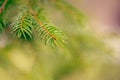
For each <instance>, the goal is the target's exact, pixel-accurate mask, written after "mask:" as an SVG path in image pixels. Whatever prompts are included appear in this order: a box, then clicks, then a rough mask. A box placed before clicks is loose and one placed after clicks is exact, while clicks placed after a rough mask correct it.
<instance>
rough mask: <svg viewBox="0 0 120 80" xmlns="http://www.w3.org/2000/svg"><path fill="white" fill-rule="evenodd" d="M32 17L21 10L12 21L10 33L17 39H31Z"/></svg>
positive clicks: (24, 10) (26, 11)
mask: <svg viewBox="0 0 120 80" xmlns="http://www.w3.org/2000/svg"><path fill="white" fill-rule="evenodd" d="M32 20H33V18H32V16H31V14H29V12H28V10H26V9H23V10H22V11H20V12H19V14H18V15H17V16H16V17H15V18H14V19H13V21H12V24H11V26H12V33H13V35H14V36H15V37H17V38H23V39H32V27H33V25H32Z"/></svg>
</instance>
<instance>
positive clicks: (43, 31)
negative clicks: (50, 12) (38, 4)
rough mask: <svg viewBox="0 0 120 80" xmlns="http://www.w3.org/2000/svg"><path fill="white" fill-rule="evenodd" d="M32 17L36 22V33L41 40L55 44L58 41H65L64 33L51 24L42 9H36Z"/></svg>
mask: <svg viewBox="0 0 120 80" xmlns="http://www.w3.org/2000/svg"><path fill="white" fill-rule="evenodd" d="M34 19H35V21H36V22H35V23H36V24H37V27H36V30H37V32H38V35H39V37H40V38H41V40H44V41H45V44H48V43H49V42H50V43H52V44H53V45H56V44H57V43H58V42H60V43H65V41H64V40H65V37H64V33H63V32H62V31H61V30H60V29H58V28H56V26H55V25H53V24H52V22H51V21H50V20H49V19H48V17H47V16H46V15H45V12H44V10H43V9H39V10H38V12H37V15H36V16H35V15H34Z"/></svg>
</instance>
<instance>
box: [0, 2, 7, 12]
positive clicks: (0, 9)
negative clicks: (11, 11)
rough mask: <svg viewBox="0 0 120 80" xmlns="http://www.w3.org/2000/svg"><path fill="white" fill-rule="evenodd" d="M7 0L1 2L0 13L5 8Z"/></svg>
mask: <svg viewBox="0 0 120 80" xmlns="http://www.w3.org/2000/svg"><path fill="white" fill-rule="evenodd" d="M7 1H8V0H5V1H4V3H3V5H2V6H1V8H0V14H1V13H2V12H3V10H4V8H5V6H6V4H7Z"/></svg>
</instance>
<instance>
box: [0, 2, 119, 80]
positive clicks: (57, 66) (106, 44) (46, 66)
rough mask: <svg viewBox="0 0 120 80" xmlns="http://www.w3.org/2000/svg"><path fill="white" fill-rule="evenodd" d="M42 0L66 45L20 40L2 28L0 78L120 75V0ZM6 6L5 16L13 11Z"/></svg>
mask: <svg viewBox="0 0 120 80" xmlns="http://www.w3.org/2000/svg"><path fill="white" fill-rule="evenodd" d="M2 1H3V0H2ZM11 1H13V2H14V1H16V2H17V0H11ZM22 1H24V2H26V0H22ZM34 1H37V0H33V2H34ZM42 1H45V2H46V4H45V9H46V11H47V13H48V16H49V18H50V19H51V20H52V22H53V23H54V24H55V25H57V26H59V28H60V29H62V30H63V32H64V33H65V34H66V35H67V38H68V39H67V42H68V44H67V45H66V46H65V47H54V48H52V47H50V46H47V45H44V43H43V42H41V41H40V40H35V41H34V42H27V41H18V40H14V39H11V35H9V30H6V31H5V32H4V33H2V34H1V35H0V80H120V76H119V74H120V54H119V53H120V49H119V48H120V33H119V30H120V29H119V27H120V9H119V8H120V1H119V0H66V2H67V3H65V4H60V3H57V2H56V3H54V2H53V3H50V2H47V1H49V0H42ZM51 1H54V0H51ZM1 3H2V2H1ZM1 3H0V4H1ZM52 4H55V5H54V6H53V5H52ZM69 4H70V5H69ZM61 5H63V6H62V8H61ZM72 6H74V8H73V7H72ZM69 8H70V9H69ZM9 9H11V10H12V11H13V12H12V13H9V12H8V13H9V14H11V15H8V14H6V15H5V18H6V17H9V18H11V17H12V16H14V14H16V10H17V7H16V5H15V7H13V6H12V5H10V6H9ZM78 12H79V13H78ZM83 15H84V16H83ZM6 21H9V20H6Z"/></svg>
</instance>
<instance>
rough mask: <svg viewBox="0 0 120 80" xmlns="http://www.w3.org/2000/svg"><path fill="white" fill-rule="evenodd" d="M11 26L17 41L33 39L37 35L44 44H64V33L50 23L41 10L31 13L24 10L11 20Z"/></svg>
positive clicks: (31, 11)
mask: <svg viewBox="0 0 120 80" xmlns="http://www.w3.org/2000/svg"><path fill="white" fill-rule="evenodd" d="M11 26H12V33H13V35H14V36H15V37H17V38H19V39H21V38H22V39H26V40H28V39H33V36H34V35H37V36H38V37H39V38H40V39H41V40H42V41H44V42H45V44H48V43H51V45H52V46H53V45H57V44H58V43H65V38H64V33H63V32H62V31H61V30H60V29H58V28H56V26H55V25H53V24H52V23H51V21H50V20H49V19H48V17H46V15H45V13H44V10H43V9H38V10H37V11H33V10H32V9H29V8H27V9H25V8H24V9H23V10H22V11H20V12H19V13H18V15H17V16H16V17H15V18H14V19H13V21H12V24H11ZM33 32H37V34H33Z"/></svg>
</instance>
